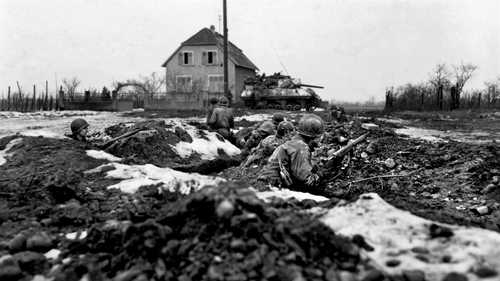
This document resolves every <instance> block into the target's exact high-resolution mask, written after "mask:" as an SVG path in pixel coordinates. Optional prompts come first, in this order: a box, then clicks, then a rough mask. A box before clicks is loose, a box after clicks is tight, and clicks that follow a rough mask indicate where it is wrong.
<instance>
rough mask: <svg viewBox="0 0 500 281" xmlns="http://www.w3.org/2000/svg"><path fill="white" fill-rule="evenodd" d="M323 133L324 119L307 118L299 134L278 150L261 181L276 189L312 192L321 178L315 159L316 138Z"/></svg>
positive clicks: (303, 120) (315, 116) (303, 119)
mask: <svg viewBox="0 0 500 281" xmlns="http://www.w3.org/2000/svg"><path fill="white" fill-rule="evenodd" d="M323 131H324V124H323V120H322V119H321V118H320V117H319V116H317V115H314V114H310V115H306V116H303V117H302V118H301V119H300V121H299V124H298V128H297V134H296V135H295V136H293V137H292V139H291V140H289V141H287V142H285V143H284V144H282V145H280V146H278V147H277V148H276V150H274V152H273V154H272V155H271V157H270V158H269V160H268V162H267V164H266V166H265V167H264V168H263V169H262V172H261V175H260V176H259V178H258V180H259V181H261V182H264V183H267V184H270V185H272V186H276V187H287V188H295V189H297V188H298V189H300V188H306V189H307V190H308V191H309V190H310V189H315V188H317V187H318V185H319V182H320V178H321V175H320V173H318V171H317V168H316V167H315V166H314V165H313V164H312V159H311V158H312V151H313V150H314V147H315V145H316V139H317V138H318V137H319V136H321V135H322V134H323Z"/></svg>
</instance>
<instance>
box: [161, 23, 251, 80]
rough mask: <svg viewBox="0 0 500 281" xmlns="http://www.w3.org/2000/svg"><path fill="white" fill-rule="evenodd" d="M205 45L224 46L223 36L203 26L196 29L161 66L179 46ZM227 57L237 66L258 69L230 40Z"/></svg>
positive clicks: (221, 47)
mask: <svg viewBox="0 0 500 281" xmlns="http://www.w3.org/2000/svg"><path fill="white" fill-rule="evenodd" d="M205 45H216V46H217V47H219V48H220V49H223V46H224V36H222V35H221V34H219V33H218V32H215V31H212V30H210V29H209V28H203V29H201V30H200V31H198V32H197V33H196V34H195V35H193V36H191V37H190V38H189V39H188V40H186V41H184V42H182V44H181V45H180V46H179V48H177V49H176V50H175V52H174V53H173V54H172V55H170V57H169V58H168V59H167V60H166V61H165V62H164V63H163V64H162V66H163V67H165V66H167V63H168V62H169V61H170V60H171V59H172V58H173V57H174V55H175V54H176V53H177V52H178V51H179V49H180V48H182V47H184V46H205ZM227 51H228V54H229V59H230V60H231V61H232V62H233V63H234V64H235V65H237V66H240V67H244V68H249V69H254V70H258V68H257V66H255V64H253V62H252V61H250V59H249V58H248V57H247V56H245V54H243V51H242V50H241V49H240V48H238V47H236V45H234V44H233V43H232V42H229V43H228V48H227Z"/></svg>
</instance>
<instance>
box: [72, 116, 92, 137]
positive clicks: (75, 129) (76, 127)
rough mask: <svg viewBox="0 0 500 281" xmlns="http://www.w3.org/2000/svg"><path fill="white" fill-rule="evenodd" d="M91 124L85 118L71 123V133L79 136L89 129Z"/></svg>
mask: <svg viewBox="0 0 500 281" xmlns="http://www.w3.org/2000/svg"><path fill="white" fill-rule="evenodd" d="M88 126H89V123H87V121H85V119H83V118H77V119H75V120H73V122H71V132H72V133H73V134H78V133H79V132H80V131H81V130H83V129H85V128H88Z"/></svg>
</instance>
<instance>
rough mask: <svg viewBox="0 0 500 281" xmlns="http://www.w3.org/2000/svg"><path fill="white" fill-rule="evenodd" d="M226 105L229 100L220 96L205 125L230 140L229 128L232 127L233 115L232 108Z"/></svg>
mask: <svg viewBox="0 0 500 281" xmlns="http://www.w3.org/2000/svg"><path fill="white" fill-rule="evenodd" d="M228 105H229V100H228V99H227V98H226V97H222V98H221V99H220V100H219V104H218V106H217V107H215V108H214V110H213V112H212V114H211V115H210V118H209V119H208V122H207V125H208V126H209V127H210V129H211V130H213V131H215V132H217V133H219V134H220V135H221V136H223V137H224V138H225V139H227V140H229V141H232V139H233V137H232V133H231V129H233V128H234V116H233V110H232V109H231V108H229V107H228Z"/></svg>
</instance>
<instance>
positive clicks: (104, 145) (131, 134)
mask: <svg viewBox="0 0 500 281" xmlns="http://www.w3.org/2000/svg"><path fill="white" fill-rule="evenodd" d="M144 130H146V128H139V129H135V130H133V131H130V132H128V133H125V134H123V135H120V136H117V137H116V138H113V139H110V140H109V141H107V142H105V143H103V144H101V145H99V148H101V149H106V148H108V147H110V146H111V145H112V144H113V143H115V142H117V141H119V140H121V139H124V138H127V137H130V136H133V135H135V134H137V133H139V132H140V131H144Z"/></svg>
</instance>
